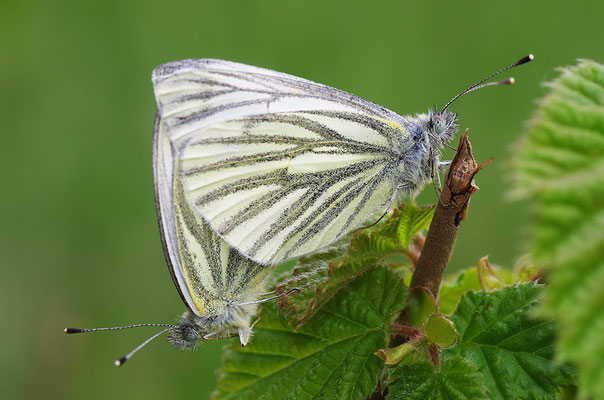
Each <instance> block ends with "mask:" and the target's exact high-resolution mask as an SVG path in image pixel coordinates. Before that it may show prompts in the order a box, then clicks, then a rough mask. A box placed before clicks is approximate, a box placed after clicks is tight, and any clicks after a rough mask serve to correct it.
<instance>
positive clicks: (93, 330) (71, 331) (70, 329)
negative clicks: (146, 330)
mask: <svg viewBox="0 0 604 400" xmlns="http://www.w3.org/2000/svg"><path fill="white" fill-rule="evenodd" d="M141 326H169V327H170V328H174V327H175V325H172V324H134V325H126V326H113V327H110V328H92V329H80V328H65V329H64V330H63V331H64V332H65V333H84V332H96V331H116V330H119V329H129V328H138V327H141Z"/></svg>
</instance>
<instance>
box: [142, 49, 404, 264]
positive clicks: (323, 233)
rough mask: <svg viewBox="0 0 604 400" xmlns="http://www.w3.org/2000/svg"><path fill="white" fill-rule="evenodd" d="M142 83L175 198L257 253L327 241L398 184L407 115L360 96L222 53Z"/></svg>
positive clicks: (292, 252)
mask: <svg viewBox="0 0 604 400" xmlns="http://www.w3.org/2000/svg"><path fill="white" fill-rule="evenodd" d="M153 82H154V88H155V95H156V99H157V103H158V115H159V118H160V120H161V122H160V123H161V124H162V126H164V127H165V131H166V136H167V138H168V140H169V141H170V144H171V146H172V152H173V153H172V155H173V157H174V159H175V163H174V168H175V177H176V178H177V180H179V182H182V185H183V188H184V196H185V198H186V201H187V202H188V204H190V206H191V207H192V209H194V210H195V211H196V212H197V213H198V214H199V215H201V216H202V218H203V219H204V220H205V221H207V222H208V223H209V224H210V225H211V227H212V229H214V230H215V231H216V232H217V233H218V234H219V235H220V236H221V237H222V238H223V239H224V240H226V241H227V242H228V243H229V244H230V245H231V246H233V247H235V248H236V249H238V250H239V251H240V252H242V253H243V254H244V255H245V256H247V257H249V258H251V259H253V260H255V261H256V262H259V263H268V264H274V263H279V262H281V261H283V260H286V259H290V258H294V257H298V256H300V255H302V254H306V253H309V252H312V251H314V250H316V249H318V248H320V247H323V246H325V245H327V244H329V243H332V242H334V241H335V240H337V239H339V238H340V237H342V236H343V235H344V234H346V233H347V232H350V231H351V230H353V229H355V228H358V227H359V226H360V225H361V224H362V223H364V222H365V221H366V220H367V219H368V218H371V217H372V216H374V215H375V214H376V213H382V212H384V210H385V209H386V207H387V205H388V203H389V201H390V199H391V198H392V195H393V193H394V192H395V190H396V187H397V185H398V184H399V183H400V182H398V180H399V177H400V170H399V169H400V167H401V162H400V160H401V154H405V152H406V151H408V146H409V143H410V141H409V140H406V139H407V131H406V130H405V127H406V126H408V122H407V120H405V118H403V117H401V116H399V115H397V114H396V113H394V112H392V111H390V110H387V109H385V108H383V107H381V106H379V105H376V104H374V103H372V102H370V101H367V100H364V99H361V98H360V97H357V96H354V95H352V94H349V93H346V92H343V91H340V90H337V89H334V88H331V87H328V86H324V85H320V84H317V83H314V82H311V81H307V80H305V79H302V78H297V77H294V76H291V75H287V74H282V73H278V72H275V71H270V70H266V69H262V68H257V67H252V66H248V65H244V64H238V63H232V62H228V61H221V60H207V59H202V60H184V61H178V62H173V63H168V64H164V65H162V66H160V67H158V68H157V69H156V70H155V71H154V74H153Z"/></svg>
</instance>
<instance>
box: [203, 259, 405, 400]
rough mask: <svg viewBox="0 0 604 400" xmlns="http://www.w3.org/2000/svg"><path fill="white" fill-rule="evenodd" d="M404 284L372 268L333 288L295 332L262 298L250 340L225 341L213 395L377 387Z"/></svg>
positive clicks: (308, 393) (327, 393)
mask: <svg viewBox="0 0 604 400" xmlns="http://www.w3.org/2000/svg"><path fill="white" fill-rule="evenodd" d="M404 300H405V286H404V285H403V283H402V280H401V278H400V276H399V275H398V274H397V273H395V272H392V271H390V270H389V269H388V268H386V267H377V268H372V269H370V270H368V271H366V272H365V273H364V274H362V275H361V276H359V277H358V278H356V279H355V280H354V281H352V282H351V283H350V284H349V285H347V287H346V288H344V289H342V290H341V291H340V292H339V293H337V294H336V295H335V296H334V297H333V299H332V300H331V301H329V302H327V303H326V304H325V305H323V307H321V309H320V310H319V311H318V312H317V313H315V314H314V316H313V317H312V318H310V319H309V321H308V322H307V323H306V324H305V325H304V326H303V327H302V328H301V329H300V330H299V331H298V333H294V332H293V328H292V327H291V326H290V325H289V324H288V321H287V319H285V318H284V317H283V316H281V315H278V314H277V312H276V310H275V308H274V306H273V305H271V304H265V305H264V306H263V310H262V319H261V320H260V322H258V324H257V325H256V327H255V328H254V330H255V336H254V338H253V340H252V341H251V343H250V344H249V345H248V346H247V347H246V348H242V347H241V346H240V345H239V344H238V342H237V341H235V340H234V341H232V342H231V344H230V345H228V346H227V349H226V351H225V356H224V366H223V368H222V370H221V372H220V381H219V384H218V388H217V390H216V392H215V393H214V398H216V399H254V400H256V399H266V400H268V399H313V398H326V399H364V398H365V397H366V396H368V395H370V394H371V393H372V392H373V391H374V390H375V388H376V386H377V383H378V377H379V376H380V375H381V373H382V370H383V368H384V362H383V360H382V359H381V358H379V357H378V356H376V355H375V354H374V353H375V352H376V351H378V350H379V349H382V348H385V347H386V345H387V338H388V327H389V325H390V322H391V320H392V318H393V316H394V315H395V314H396V313H397V312H398V311H399V310H400V309H401V308H402V307H403V305H404Z"/></svg>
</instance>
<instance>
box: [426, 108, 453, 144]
mask: <svg viewBox="0 0 604 400" xmlns="http://www.w3.org/2000/svg"><path fill="white" fill-rule="evenodd" d="M457 126H458V118H457V114H455V113H454V112H451V111H449V110H444V111H440V112H439V111H436V110H431V111H430V112H429V113H428V120H427V122H426V131H427V133H428V136H429V137H430V138H431V139H432V140H435V141H437V142H438V145H440V146H442V145H443V144H446V143H448V142H450V141H451V140H452V139H453V137H454V136H455V134H456V133H457ZM440 146H439V147H440Z"/></svg>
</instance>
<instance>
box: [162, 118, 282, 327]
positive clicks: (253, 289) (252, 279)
mask: <svg viewBox="0 0 604 400" xmlns="http://www.w3.org/2000/svg"><path fill="white" fill-rule="evenodd" d="M173 154H175V153H174V152H173V149H172V144H171V143H170V140H169V138H168V136H167V134H166V130H165V128H164V126H163V125H162V123H161V120H160V118H159V117H158V118H156V123H155V134H154V139H153V171H154V183H155V201H156V207H157V216H158V221H159V226H160V233H161V239H162V244H163V247H164V253H165V256H166V261H167V262H168V266H169V268H170V273H171V275H172V279H173V280H174V284H175V285H176V288H177V289H178V292H179V294H180V296H181V298H182V300H183V301H184V303H185V304H186V305H187V306H188V307H189V309H190V310H191V311H193V312H194V313H195V314H197V315H206V316H218V315H221V314H223V313H224V306H225V301H226V302H234V303H240V302H245V301H254V300H257V298H258V296H259V295H260V294H261V293H262V292H263V291H264V285H263V283H264V280H265V278H266V276H267V275H268V273H269V272H270V269H271V268H270V266H267V265H260V264H257V263H254V262H253V261H252V260H250V259H248V258H245V257H244V256H242V255H241V254H240V253H238V252H237V251H235V250H233V249H231V248H230V247H229V246H228V245H227V244H226V243H225V241H224V240H222V239H221V238H220V237H219V236H217V235H216V233H214V232H213V231H212V229H211V228H210V227H209V225H208V224H207V223H206V222H205V221H203V219H202V218H201V216H200V215H199V213H198V212H197V211H196V210H195V209H194V208H193V207H191V206H190V205H189V203H188V202H187V201H186V199H185V193H184V188H183V185H182V181H181V180H180V179H179V176H180V175H179V173H178V170H177V169H176V167H177V164H175V158H174V157H173ZM224 322H225V323H226V322H228V321H226V320H225V321H224ZM246 322H249V321H246Z"/></svg>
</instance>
